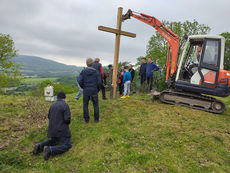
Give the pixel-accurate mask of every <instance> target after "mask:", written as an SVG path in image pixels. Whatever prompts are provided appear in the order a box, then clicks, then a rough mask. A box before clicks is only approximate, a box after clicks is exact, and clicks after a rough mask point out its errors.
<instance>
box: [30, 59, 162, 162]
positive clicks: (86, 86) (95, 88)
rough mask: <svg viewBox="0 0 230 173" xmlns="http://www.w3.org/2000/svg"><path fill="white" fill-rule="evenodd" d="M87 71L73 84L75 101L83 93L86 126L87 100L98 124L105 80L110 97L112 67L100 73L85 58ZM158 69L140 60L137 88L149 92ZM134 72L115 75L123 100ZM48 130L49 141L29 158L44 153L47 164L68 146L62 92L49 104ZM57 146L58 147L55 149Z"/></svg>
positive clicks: (127, 69) (66, 112)
mask: <svg viewBox="0 0 230 173" xmlns="http://www.w3.org/2000/svg"><path fill="white" fill-rule="evenodd" d="M86 65H87V67H86V68H84V69H83V70H82V71H81V73H80V75H79V76H78V77H77V83H78V87H79V93H78V95H77V97H76V99H77V100H78V99H79V98H80V96H81V94H82V93H83V114H84V120H85V122H86V123H89V119H90V118H89V111H88V104H89V101H90V100H91V101H92V102H93V107H94V122H95V123H98V122H99V121H100V118H99V103H98V92H99V91H100V90H102V98H103V99H106V96H105V88H106V87H107V84H106V78H107V77H109V86H110V96H111V93H112V92H111V91H112V76H113V66H112V65H109V66H108V67H109V72H108V73H104V72H103V68H102V65H101V64H100V59H99V58H96V59H95V60H93V59H92V58H88V59H87V60H86ZM158 70H159V67H158V66H157V65H156V64H154V63H153V61H152V58H148V63H146V59H145V58H143V59H142V64H141V67H140V73H139V75H140V78H141V85H143V84H144V83H146V81H147V84H149V85H150V90H151V89H152V81H153V72H154V71H158ZM134 77H135V70H134V69H133V66H132V65H131V64H130V65H129V66H122V67H121V70H120V71H119V73H118V84H119V94H120V95H122V93H123V96H122V97H121V98H126V97H129V95H130V86H131V88H133V92H136V91H135V84H134ZM48 119H49V126H48V134H47V136H48V137H49V138H50V139H49V140H47V141H44V142H40V143H36V144H35V145H34V148H33V151H32V152H33V154H35V155H37V154H39V153H40V152H42V151H44V159H45V160H48V159H49V157H50V156H52V155H56V154H61V153H64V152H66V151H68V150H69V149H70V148H71V147H72V144H71V142H70V138H71V133H70V129H69V124H70V122H71V112H70V108H69V106H68V104H67V100H66V95H65V93H64V92H59V93H58V95H57V101H56V102H55V103H53V104H52V105H51V107H50V109H49V113H48ZM57 144H59V145H57Z"/></svg>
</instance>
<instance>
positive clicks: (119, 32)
mask: <svg viewBox="0 0 230 173" xmlns="http://www.w3.org/2000/svg"><path fill="white" fill-rule="evenodd" d="M98 30H101V31H105V32H111V33H114V34H119V35H124V36H128V37H132V38H135V37H136V34H134V33H131V32H125V31H119V30H118V29H113V28H109V27H105V26H98Z"/></svg>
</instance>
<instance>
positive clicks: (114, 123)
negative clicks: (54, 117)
mask: <svg viewBox="0 0 230 173" xmlns="http://www.w3.org/2000/svg"><path fill="white" fill-rule="evenodd" d="M75 96H76V94H72V95H68V96H67V98H68V104H69V105H70V108H71V112H72V122H71V125H70V129H71V132H72V138H71V142H72V144H73V147H72V148H71V149H70V150H69V151H68V152H66V153H64V154H62V155H58V156H55V157H52V158H50V160H49V161H48V162H45V161H44V160H43V157H42V154H41V155H39V156H33V155H31V150H32V145H33V144H34V143H36V142H39V141H41V140H46V139H47V138H46V133H47V119H46V116H47V110H48V108H49V105H50V104H48V105H45V102H44V101H43V98H37V99H32V98H30V97H19V96H18V97H13V96H0V106H1V107H0V108H1V109H0V119H1V120H4V122H8V124H5V123H4V124H3V126H1V127H0V134H1V141H0V143H2V142H5V141H8V145H7V146H6V147H5V148H4V149H3V150H0V172H191V173H194V172H228V171H229V170H230V107H229V105H230V97H228V98H224V99H222V100H223V101H224V102H225V103H226V107H227V110H226V111H225V112H224V113H223V114H219V115H217V114H211V113H207V112H202V111H198V110H194V109H189V108H186V107H180V106H173V105H166V104H162V103H161V102H159V101H152V100H151V99H150V98H149V97H148V96H145V95H135V96H131V97H130V98H128V99H125V100H120V99H113V100H106V101H103V100H100V101H99V102H100V117H101V122H100V123H94V122H93V107H92V105H90V108H89V109H90V118H91V119H90V123H89V124H86V123H84V121H83V117H82V107H83V104H82V98H81V100H79V101H75V100H74V98H75ZM1 122H2V121H1ZM17 122H20V123H17ZM19 127H21V128H22V129H21V131H20V130H18V131H17V130H15V129H18V128H19ZM19 129H20V128H19ZM12 135H13V136H12Z"/></svg>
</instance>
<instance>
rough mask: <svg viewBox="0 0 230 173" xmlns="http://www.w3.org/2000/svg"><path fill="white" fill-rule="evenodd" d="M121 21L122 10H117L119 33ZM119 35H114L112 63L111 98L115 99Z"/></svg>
mask: <svg viewBox="0 0 230 173" xmlns="http://www.w3.org/2000/svg"><path fill="white" fill-rule="evenodd" d="M121 21H122V8H121V7H120V8H118V13H117V30H118V31H121ZM120 37H121V35H120V33H118V34H116V41H115V50H114V63H113V82H112V86H113V98H116V94H117V92H116V89H117V71H118V60H119V49H120Z"/></svg>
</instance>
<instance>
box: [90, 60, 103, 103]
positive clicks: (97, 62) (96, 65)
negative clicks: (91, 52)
mask: <svg viewBox="0 0 230 173" xmlns="http://www.w3.org/2000/svg"><path fill="white" fill-rule="evenodd" d="M93 68H95V69H96V70H97V71H98V73H99V74H100V77H101V91H102V99H103V100H106V96H105V87H104V84H103V81H104V79H105V78H106V77H105V74H104V72H103V68H102V65H101V63H100V58H95V60H94V63H93Z"/></svg>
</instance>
